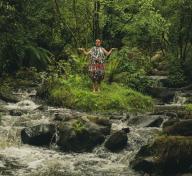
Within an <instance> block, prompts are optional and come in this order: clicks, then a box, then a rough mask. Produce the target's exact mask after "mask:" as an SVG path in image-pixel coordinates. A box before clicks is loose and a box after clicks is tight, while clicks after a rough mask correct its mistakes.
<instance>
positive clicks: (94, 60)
mask: <svg viewBox="0 0 192 176" xmlns="http://www.w3.org/2000/svg"><path fill="white" fill-rule="evenodd" d="M101 44H102V41H101V40H100V39H96V41H95V46H94V47H93V48H91V50H90V51H88V52H87V51H86V50H85V48H79V50H80V51H83V53H84V54H85V55H91V59H90V64H89V75H90V78H91V80H92V82H93V86H92V88H93V92H96V91H98V92H100V85H101V81H102V80H103V79H104V74H105V66H104V62H105V57H106V56H109V55H110V54H111V53H112V51H113V50H115V49H116V48H111V50H110V51H107V50H106V49H105V48H103V47H102V46H101Z"/></svg>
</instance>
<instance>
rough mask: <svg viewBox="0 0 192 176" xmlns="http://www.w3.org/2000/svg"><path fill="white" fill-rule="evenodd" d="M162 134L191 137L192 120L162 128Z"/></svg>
mask: <svg viewBox="0 0 192 176" xmlns="http://www.w3.org/2000/svg"><path fill="white" fill-rule="evenodd" d="M163 132H164V133H166V134H168V135H174V136H192V120H191V119H190V120H182V121H178V122H174V123H172V124H170V125H167V126H164V128H163Z"/></svg>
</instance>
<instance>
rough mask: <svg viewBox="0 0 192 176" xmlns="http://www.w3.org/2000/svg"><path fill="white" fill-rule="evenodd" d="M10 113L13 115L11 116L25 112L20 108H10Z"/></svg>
mask: <svg viewBox="0 0 192 176" xmlns="http://www.w3.org/2000/svg"><path fill="white" fill-rule="evenodd" d="M9 114H10V115H11V116H21V115H22V114H23V113H22V111H20V110H16V109H15V110H14V109H13V110H10V112H9Z"/></svg>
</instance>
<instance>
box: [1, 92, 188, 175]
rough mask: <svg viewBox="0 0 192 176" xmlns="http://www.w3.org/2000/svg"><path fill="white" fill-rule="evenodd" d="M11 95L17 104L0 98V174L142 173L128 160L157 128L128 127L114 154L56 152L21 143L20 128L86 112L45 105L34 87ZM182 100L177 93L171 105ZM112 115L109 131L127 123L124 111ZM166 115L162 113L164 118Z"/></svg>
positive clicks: (103, 150)
mask: <svg viewBox="0 0 192 176" xmlns="http://www.w3.org/2000/svg"><path fill="white" fill-rule="evenodd" d="M14 94H15V95H17V96H18V98H19V99H20V101H19V102H18V103H7V102H4V101H1V100H0V107H1V121H0V134H1V135H0V136H1V137H0V138H1V139H0V175H2V176H33V175H48V174H47V173H52V174H50V175H64V176H141V175H143V174H141V173H137V172H135V171H134V170H132V169H131V167H130V166H129V162H130V161H131V160H132V159H133V158H134V156H135V154H136V153H137V152H138V150H139V149H140V148H141V146H143V145H145V144H147V143H148V141H149V140H153V139H154V136H155V135H156V134H158V133H159V131H161V128H159V127H142V125H141V126H138V125H132V126H130V127H129V128H130V133H128V134H127V135H128V145H127V147H126V148H125V149H123V150H122V151H120V152H118V153H112V152H110V151H108V150H107V149H106V148H105V147H104V145H101V146H98V147H96V148H95V149H94V150H93V151H92V152H91V153H88V152H85V153H73V152H66V153H65V152H61V151H59V150H58V148H57V146H56V145H55V144H51V145H50V147H49V148H44V147H34V146H30V145H26V144H25V145H24V144H22V142H21V138H20V132H21V130H22V129H23V128H25V127H30V126H33V125H38V124H42V123H43V124H46V123H49V122H50V120H51V119H52V118H53V117H54V115H55V114H56V113H63V114H67V115H69V116H73V115H74V114H76V115H83V114H86V113H84V112H78V111H75V110H70V109H66V108H56V107H50V106H46V105H44V104H42V103H40V101H37V100H36V98H35V95H36V91H35V90H18V91H17V92H14ZM184 101H185V98H184V97H180V94H177V96H176V97H175V99H174V102H173V106H175V105H180V103H183V102H184ZM169 106H172V105H169ZM129 116H131V117H134V115H133V114H131V115H129ZM112 117H113V118H111V122H112V130H114V131H115V130H121V129H122V128H123V127H127V126H128V118H127V115H126V114H120V113H119V114H118V113H116V114H114V115H112ZM129 118H130V117H129ZM166 118H167V117H166V116H165V118H164V120H165V119H166ZM55 173H56V174H55Z"/></svg>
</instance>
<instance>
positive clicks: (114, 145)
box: [105, 130, 128, 152]
mask: <svg viewBox="0 0 192 176" xmlns="http://www.w3.org/2000/svg"><path fill="white" fill-rule="evenodd" d="M127 132H128V131H127V130H120V131H118V132H115V133H113V134H111V135H110V136H109V138H108V139H107V140H106V142H105V147H106V148H107V149H109V150H110V151H112V152H116V151H120V150H122V149H123V148H125V147H126V146H127V141H128V137H127Z"/></svg>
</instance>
